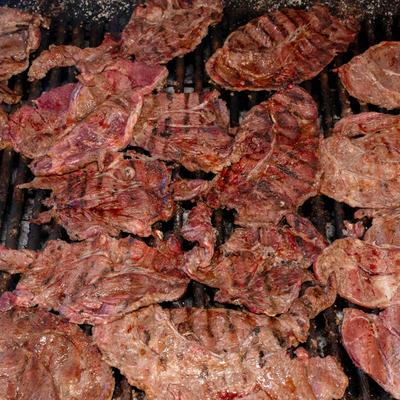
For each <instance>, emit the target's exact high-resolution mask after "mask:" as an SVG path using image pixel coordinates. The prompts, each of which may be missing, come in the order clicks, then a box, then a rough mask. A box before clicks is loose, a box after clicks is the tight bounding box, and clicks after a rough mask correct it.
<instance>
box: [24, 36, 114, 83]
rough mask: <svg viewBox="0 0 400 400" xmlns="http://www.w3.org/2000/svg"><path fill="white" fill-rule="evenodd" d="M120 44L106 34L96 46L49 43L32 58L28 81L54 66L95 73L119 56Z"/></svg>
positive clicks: (39, 77)
mask: <svg viewBox="0 0 400 400" xmlns="http://www.w3.org/2000/svg"><path fill="white" fill-rule="evenodd" d="M119 50H120V44H119V42H117V41H115V40H114V39H113V38H112V37H111V36H109V35H106V36H105V38H104V40H103V42H102V43H101V44H100V45H99V46H97V47H86V48H83V49H82V48H80V47H77V46H71V45H66V46H64V45H60V46H56V45H50V47H49V49H48V50H45V51H42V52H41V53H40V55H39V56H38V57H37V58H35V60H33V62H32V65H31V66H30V68H29V71H28V78H29V80H30V81H34V80H37V79H42V78H44V77H45V76H46V74H47V72H48V71H50V70H51V69H53V68H56V67H72V66H76V67H77V68H78V70H79V71H80V72H81V73H82V74H83V75H86V74H97V73H100V72H102V71H103V70H104V68H105V67H106V66H107V65H109V64H111V63H113V62H115V60H116V59H117V58H119V57H120V53H119Z"/></svg>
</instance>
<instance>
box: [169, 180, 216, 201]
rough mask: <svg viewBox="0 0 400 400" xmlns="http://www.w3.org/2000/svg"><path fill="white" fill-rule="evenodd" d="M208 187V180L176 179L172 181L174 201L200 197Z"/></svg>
mask: <svg viewBox="0 0 400 400" xmlns="http://www.w3.org/2000/svg"><path fill="white" fill-rule="evenodd" d="M209 188H210V182H209V181H206V180H203V179H177V180H175V181H174V182H173V183H172V189H173V192H174V200H175V201H184V200H192V199H195V198H196V197H200V196H202V195H203V194H205V193H206V192H208V190H209Z"/></svg>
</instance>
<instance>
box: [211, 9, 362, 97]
mask: <svg viewBox="0 0 400 400" xmlns="http://www.w3.org/2000/svg"><path fill="white" fill-rule="evenodd" d="M357 32H358V23H357V22H356V20H355V19H354V18H353V17H349V18H346V19H343V20H340V19H338V18H336V17H334V16H332V15H331V14H330V13H329V9H328V8H327V7H325V6H323V5H321V4H317V5H315V6H313V7H312V8H311V9H310V10H308V11H305V10H297V9H291V8H284V9H282V10H279V11H274V12H271V13H269V14H265V15H263V16H261V17H259V18H256V19H253V20H252V21H250V22H249V23H248V24H246V25H243V26H242V27H240V28H239V29H237V30H236V31H234V32H233V33H231V34H230V35H229V36H228V38H227V39H226V41H225V43H224V46H223V47H222V48H221V49H218V50H217V51H216V52H215V53H214V54H213V55H212V57H211V58H210V59H209V60H208V62H207V64H206V69H207V72H208V75H210V77H211V78H212V80H213V81H214V82H215V83H217V84H218V85H220V86H222V87H224V88H226V89H230V90H277V89H282V88H284V87H286V86H287V85H289V84H292V83H300V82H303V81H305V80H308V79H311V78H313V77H314V76H316V75H318V73H319V72H321V71H322V70H323V69H324V68H325V67H326V66H327V65H328V64H329V63H330V62H331V61H332V60H333V58H334V57H335V56H336V55H337V54H338V53H341V52H344V51H346V49H347V47H348V45H349V44H350V43H351V42H353V41H354V39H355V37H356V35H357Z"/></svg>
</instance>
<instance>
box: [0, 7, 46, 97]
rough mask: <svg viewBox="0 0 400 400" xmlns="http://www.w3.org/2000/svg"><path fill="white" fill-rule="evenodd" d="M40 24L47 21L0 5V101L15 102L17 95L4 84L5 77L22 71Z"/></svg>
mask: <svg viewBox="0 0 400 400" xmlns="http://www.w3.org/2000/svg"><path fill="white" fill-rule="evenodd" d="M40 27H44V28H48V27H49V21H48V20H47V19H46V18H43V17H41V16H40V15H36V14H28V13H26V12H23V11H21V10H18V9H16V8H8V7H0V103H2V102H3V101H4V102H5V103H10V104H12V103H17V102H18V101H19V99H20V97H19V96H18V95H17V94H14V93H13V92H11V90H9V89H8V88H7V80H8V79H9V78H11V77H12V76H13V75H16V74H19V73H20V72H22V71H25V70H26V69H27V68H28V66H29V55H30V54H31V53H33V52H34V51H35V50H36V49H37V48H38V47H39V45H40V39H41V33H40Z"/></svg>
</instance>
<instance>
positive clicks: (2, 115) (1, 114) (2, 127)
mask: <svg viewBox="0 0 400 400" xmlns="http://www.w3.org/2000/svg"><path fill="white" fill-rule="evenodd" d="M0 103H1V102H0ZM7 130H8V115H7V113H6V112H5V111H4V110H3V109H2V108H1V107H0V149H3V148H4V147H7V146H8V145H9V143H8V142H7V139H6V137H7Z"/></svg>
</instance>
